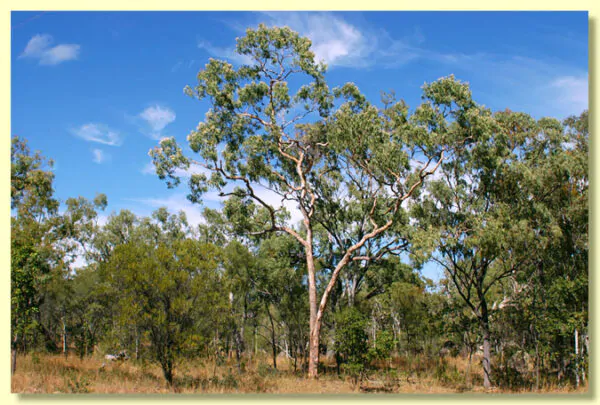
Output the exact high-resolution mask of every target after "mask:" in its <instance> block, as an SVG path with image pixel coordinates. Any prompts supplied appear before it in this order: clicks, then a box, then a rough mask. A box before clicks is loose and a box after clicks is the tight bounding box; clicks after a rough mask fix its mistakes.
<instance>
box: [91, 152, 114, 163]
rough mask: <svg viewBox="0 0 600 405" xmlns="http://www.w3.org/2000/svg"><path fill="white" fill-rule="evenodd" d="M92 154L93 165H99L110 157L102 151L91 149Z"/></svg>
mask: <svg viewBox="0 0 600 405" xmlns="http://www.w3.org/2000/svg"><path fill="white" fill-rule="evenodd" d="M92 154H93V155H94V158H93V160H94V163H98V164H101V163H103V162H106V161H107V160H109V159H110V155H108V154H107V153H105V152H104V151H103V150H102V149H92Z"/></svg>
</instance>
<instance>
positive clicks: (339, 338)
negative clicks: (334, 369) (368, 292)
mask: <svg viewBox="0 0 600 405" xmlns="http://www.w3.org/2000/svg"><path fill="white" fill-rule="evenodd" d="M335 318H336V319H335V321H336V328H335V352H336V355H337V356H338V358H339V359H340V362H341V363H342V369H343V370H344V371H345V372H346V373H347V374H348V375H349V376H350V377H351V378H352V381H353V382H354V384H356V383H357V382H358V381H360V380H361V379H362V377H363V374H364V371H365V369H366V367H367V366H368V362H369V358H368V356H367V353H368V345H367V343H368V336H367V333H366V331H365V330H366V327H367V320H366V318H365V316H364V315H363V314H362V313H361V312H360V311H359V310H358V309H356V308H354V307H351V308H346V309H344V310H342V311H340V312H339V313H337V314H336V317H335Z"/></svg>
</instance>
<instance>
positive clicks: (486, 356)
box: [481, 320, 492, 389]
mask: <svg viewBox="0 0 600 405" xmlns="http://www.w3.org/2000/svg"><path fill="white" fill-rule="evenodd" d="M481 328H482V334H483V387H484V388H485V389H489V388H490V387H491V385H492V384H491V382H490V375H491V372H492V368H491V362H490V359H491V354H490V327H489V323H488V322H487V321H485V320H484V321H483V322H482V324H481Z"/></svg>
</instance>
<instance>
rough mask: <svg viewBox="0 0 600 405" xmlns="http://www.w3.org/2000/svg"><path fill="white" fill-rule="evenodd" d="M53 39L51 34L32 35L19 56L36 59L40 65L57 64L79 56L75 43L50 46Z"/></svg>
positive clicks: (77, 46) (78, 47)
mask: <svg viewBox="0 0 600 405" xmlns="http://www.w3.org/2000/svg"><path fill="white" fill-rule="evenodd" d="M53 42H54V39H53V38H52V36H51V35H48V34H43V35H35V36H33V37H32V38H31V39H30V40H29V42H28V43H27V46H25V49H24V50H23V53H21V55H20V56H19V58H31V59H37V60H38V61H39V64H40V65H58V64H59V63H62V62H66V61H68V60H75V59H77V58H78V56H79V50H80V48H81V47H80V46H79V45H77V44H59V45H56V46H52V43H53Z"/></svg>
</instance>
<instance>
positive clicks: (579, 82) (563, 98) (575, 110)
mask: <svg viewBox="0 0 600 405" xmlns="http://www.w3.org/2000/svg"><path fill="white" fill-rule="evenodd" d="M549 90H550V91H551V92H554V93H555V102H557V103H561V104H563V105H564V108H565V110H570V111H571V113H572V114H580V113H581V112H582V111H583V110H585V109H587V108H588V91H589V86H588V76H587V74H585V75H579V76H560V77H557V78H556V79H554V80H553V81H552V82H551V83H550V86H549Z"/></svg>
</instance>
